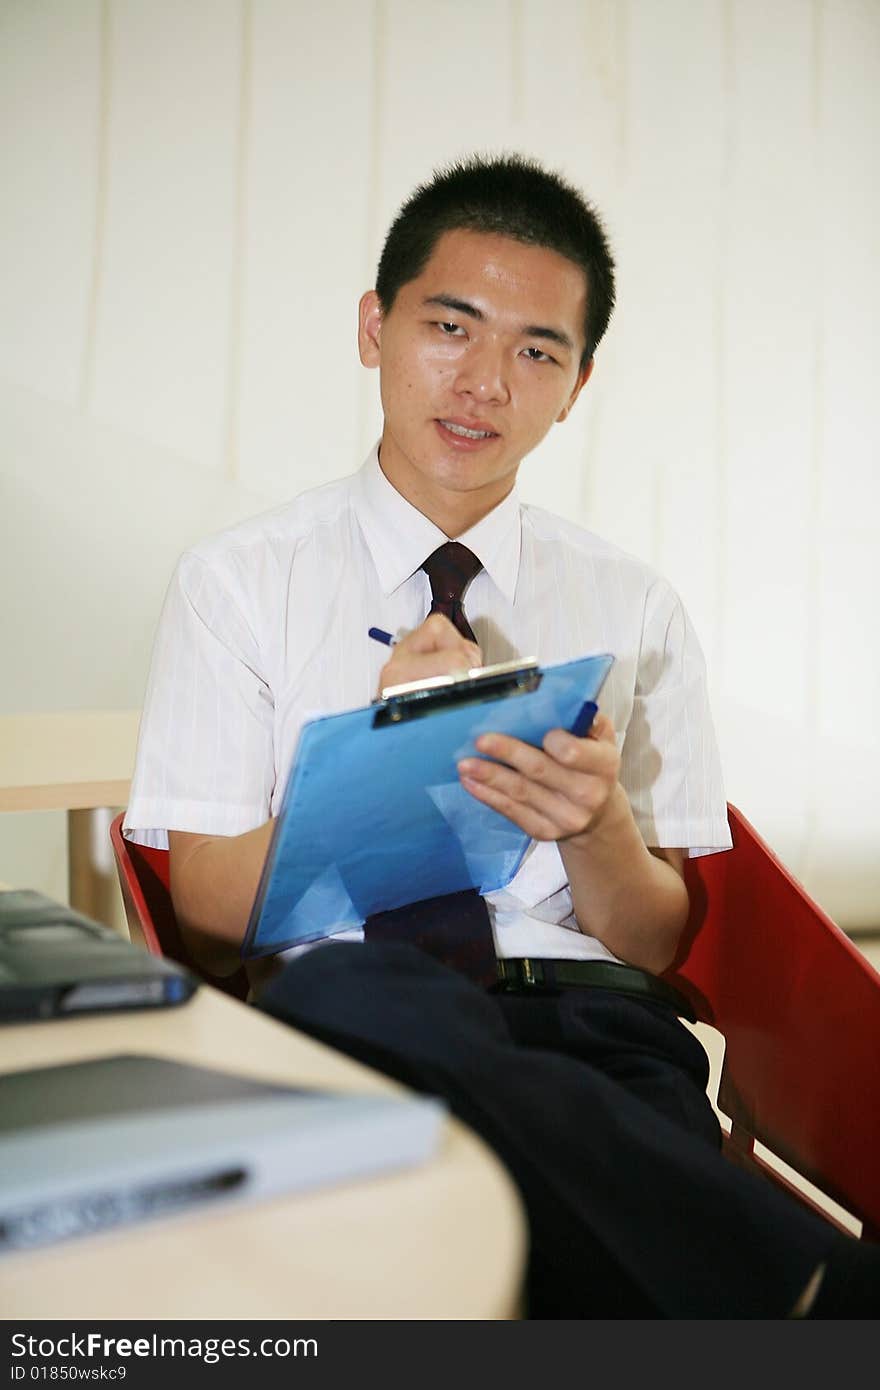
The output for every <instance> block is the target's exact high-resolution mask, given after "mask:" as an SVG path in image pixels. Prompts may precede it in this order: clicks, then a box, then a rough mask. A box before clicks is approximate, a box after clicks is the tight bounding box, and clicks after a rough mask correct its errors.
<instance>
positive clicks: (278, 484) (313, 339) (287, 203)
mask: <svg viewBox="0 0 880 1390" xmlns="http://www.w3.org/2000/svg"><path fill="white" fill-rule="evenodd" d="M372 45H373V28H372V6H370V5H368V4H361V5H352V4H351V3H349V2H348V0H329V2H328V3H325V4H322V5H321V6H320V7H318V8H317V9H313V8H312V7H311V6H303V5H300V4H295V5H292V4H290V3H289V0H260V3H258V4H257V5H256V6H255V8H254V26H253V51H252V65H251V102H252V112H251V117H250V122H249V130H250V140H249V151H248V181H247V185H246V197H247V219H246V239H245V246H246V252H245V264H244V280H243V284H244V309H243V321H242V379H241V403H240V435H239V439H240V455H241V475H242V477H243V478H244V479H245V480H246V481H247V482H248V483H249V484H250V485H251V486H256V487H261V488H264V489H267V490H270V491H271V492H273V493H274V494H276V495H278V496H279V497H283V496H289V495H292V494H294V493H296V492H298V491H300V490H301V489H302V488H304V487H309V486H312V485H315V484H317V483H321V482H326V481H327V480H328V478H333V477H339V476H341V475H342V474H344V473H348V472H352V471H353V470H354V469H355V468H356V467H358V465H359V464H360V462H361V439H360V433H359V425H360V421H359V400H360V389H361V383H360V375H361V373H362V372H363V368H362V367H361V366H360V363H359V361H358V357H357V346H356V327H357V303H358V299H359V297H360V295H361V294H362V293H363V291H364V290H365V289H368V288H369V286H370V285H371V284H372V279H373V267H372V264H371V256H370V254H369V249H368V245H367V243H368V233H369V227H368V223H369V208H370V206H371V202H370V177H371V147H372V96H373V67H372V63H373V47H372Z"/></svg>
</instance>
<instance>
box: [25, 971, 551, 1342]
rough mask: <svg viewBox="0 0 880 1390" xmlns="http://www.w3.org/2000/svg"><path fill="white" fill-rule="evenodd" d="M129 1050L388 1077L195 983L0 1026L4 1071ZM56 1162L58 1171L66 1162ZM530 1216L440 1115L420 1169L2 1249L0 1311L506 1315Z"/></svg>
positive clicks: (287, 1073) (497, 1169)
mask: <svg viewBox="0 0 880 1390" xmlns="http://www.w3.org/2000/svg"><path fill="white" fill-rule="evenodd" d="M122 1051H128V1052H130V1051H136V1052H141V1053H149V1054H153V1055H156V1056H162V1057H175V1058H179V1059H182V1060H185V1061H189V1062H196V1063H202V1064H204V1065H211V1066H216V1067H223V1068H226V1069H228V1070H230V1071H237V1072H241V1073H246V1074H247V1075H250V1076H255V1077H259V1078H262V1079H266V1080H275V1081H281V1082H288V1083H290V1082H293V1083H296V1084H301V1085H306V1086H309V1085H315V1086H325V1087H330V1088H333V1089H336V1090H350V1091H362V1092H366V1091H373V1092H377V1091H381V1090H385V1091H389V1090H392V1091H393V1090H399V1089H400V1088H399V1087H397V1086H396V1085H395V1084H394V1083H392V1082H391V1081H389V1080H387V1079H386V1078H384V1077H382V1076H380V1075H378V1074H377V1073H376V1072H373V1071H369V1070H367V1069H366V1068H364V1067H362V1066H360V1065H359V1064H357V1063H355V1062H352V1061H350V1060H349V1059H348V1058H346V1057H344V1056H342V1054H341V1053H337V1052H335V1051H333V1050H331V1049H330V1048H328V1047H325V1046H323V1045H322V1044H320V1043H317V1042H313V1041H312V1040H311V1039H309V1038H307V1037H305V1036H303V1035H302V1034H300V1033H297V1032H296V1031H295V1030H294V1029H292V1028H288V1027H286V1026H285V1025H283V1024H281V1023H278V1022H276V1021H275V1020H274V1019H270V1018H268V1017H266V1016H264V1015H263V1014H260V1013H258V1012H257V1011H256V1010H255V1009H253V1008H250V1007H249V1006H247V1005H245V1004H239V1003H237V1002H236V1001H235V1000H232V999H230V998H228V997H227V996H224V995H221V994H219V993H218V992H217V991H215V990H213V989H211V988H209V987H208V986H203V987H202V988H201V989H200V990H199V991H198V993H197V995H196V996H195V997H194V998H193V999H192V1000H191V1001H190V1002H189V1003H187V1004H185V1005H183V1006H182V1007H179V1008H174V1009H161V1010H143V1011H140V1012H137V1013H129V1014H122V1013H119V1014H106V1015H102V1016H94V1017H90V1018H78V1019H70V1020H63V1021H57V1022H51V1023H31V1024H21V1025H15V1026H7V1027H0V1068H2V1069H3V1070H4V1071H12V1070H19V1069H23V1068H27V1067H35V1066H43V1065H47V1064H50V1063H55V1062H62V1061H76V1060H80V1059H84V1058H88V1057H97V1056H101V1055H104V1054H107V1053H115V1052H122ZM63 1161H64V1158H63V1153H59V1162H60V1163H61V1162H63ZM524 1255H525V1223H524V1218H523V1212H522V1207H521V1203H520V1198H519V1195H518V1192H517V1190H516V1189H515V1187H514V1185H513V1183H512V1181H511V1179H510V1178H509V1176H508V1174H507V1172H506V1170H505V1169H504V1168H503V1167H502V1166H501V1164H500V1163H499V1162H498V1160H497V1159H496V1158H495V1156H494V1154H492V1153H491V1152H490V1150H489V1149H488V1148H486V1146H485V1145H484V1144H483V1143H482V1141H481V1140H479V1139H478V1138H477V1137H476V1136H475V1135H473V1134H472V1133H471V1132H470V1131H469V1130H467V1129H465V1128H464V1127H463V1126H462V1125H460V1124H459V1123H458V1122H457V1121H455V1120H452V1119H450V1120H449V1121H448V1122H447V1123H446V1126H445V1134H444V1138H443V1141H442V1145H441V1149H440V1152H439V1153H438V1155H437V1156H436V1157H435V1158H434V1159H432V1160H431V1161H430V1162H428V1163H427V1164H423V1165H420V1166H418V1167H412V1168H409V1169H404V1170H401V1171H400V1172H398V1173H393V1174H388V1175H385V1176H382V1177H379V1178H371V1179H369V1180H366V1181H359V1182H350V1183H347V1184H345V1185H342V1186H338V1187H333V1188H324V1189H321V1190H319V1191H313V1192H309V1193H305V1194H298V1195H295V1196H290V1197H284V1198H273V1199H271V1200H265V1201H262V1202H254V1203H252V1204H250V1205H247V1206H242V1207H238V1208H230V1209H228V1210H226V1211H222V1210H219V1209H216V1208H215V1209H214V1210H213V1211H211V1212H210V1213H206V1212H203V1211H200V1212H199V1213H198V1214H195V1215H189V1214H187V1215H182V1216H175V1217H173V1218H167V1219H164V1220H159V1221H156V1222H153V1223H148V1224H144V1225H142V1226H137V1227H135V1226H132V1227H129V1228H127V1229H122V1228H120V1229H119V1230H117V1231H115V1232H112V1233H104V1234H102V1235H99V1236H90V1237H84V1238H81V1239H77V1240H71V1241H69V1242H67V1243H66V1244H64V1243H62V1244H59V1245H56V1246H54V1247H51V1248H46V1249H43V1250H33V1251H21V1252H16V1253H14V1254H11V1255H6V1256H4V1257H0V1309H2V1316H3V1317H4V1318H6V1319H10V1318H16V1319H51V1318H61V1319H72V1320H98V1319H100V1320H101V1321H102V1323H103V1322H106V1321H107V1320H109V1319H114V1318H117V1319H129V1318H141V1319H147V1320H149V1321H153V1320H160V1319H166V1318H193V1319H202V1318H211V1319H227V1320H228V1319H239V1318H240V1319H256V1318H268V1319H275V1318H284V1319H309V1318H345V1319H353V1318H370V1319H396V1318H406V1319H412V1318H419V1319H434V1318H480V1319H483V1318H493V1319H494V1318H510V1317H516V1316H517V1314H518V1311H519V1300H520V1287H521V1280H522V1272H523V1267H524Z"/></svg>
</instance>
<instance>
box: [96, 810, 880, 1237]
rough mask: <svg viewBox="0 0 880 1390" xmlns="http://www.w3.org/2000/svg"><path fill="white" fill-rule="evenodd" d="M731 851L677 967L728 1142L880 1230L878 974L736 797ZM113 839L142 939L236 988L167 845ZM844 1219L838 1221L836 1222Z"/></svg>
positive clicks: (694, 886)
mask: <svg viewBox="0 0 880 1390" xmlns="http://www.w3.org/2000/svg"><path fill="white" fill-rule="evenodd" d="M728 817H729V821H730V828H731V833H732V836H733V846H734V847H733V849H732V850H729V851H728V852H726V853H723V854H712V855H706V856H704V857H701V858H698V859H689V860H687V861H686V868H685V874H686V878H687V882H688V888H689V890H690V895H691V913H690V918H689V920H688V925H687V928H686V930H685V933H684V936H683V938H682V944H681V949H680V951H679V954H678V957H677V959H676V961H675V963H674V965H673V966H672V967H671V968H670V970H669V971H667V972H666V974H667V978H668V979H669V980H670V981H671V982H672V983H673V984H675V985H676V986H677V987H678V988H679V989H680V990H682V992H683V993H685V994H686V995H687V996H688V998H689V999H690V1001H691V1002H692V1004H693V1006H694V1010H695V1012H696V1014H697V1017H698V1019H699V1020H700V1021H701V1022H703V1023H708V1024H711V1025H712V1026H713V1027H714V1028H717V1029H718V1031H719V1032H720V1033H722V1034H723V1036H724V1039H725V1053H724V1063H723V1067H722V1073H721V1082H720V1087H719V1093H718V1104H719V1107H720V1109H721V1110H722V1111H723V1113H724V1114H725V1115H727V1116H729V1118H730V1120H731V1121H732V1129H731V1132H730V1136H729V1137H728V1139H727V1140H726V1143H725V1149H726V1152H727V1154H728V1157H729V1158H731V1159H732V1160H733V1161H734V1162H737V1163H740V1164H742V1165H744V1166H746V1167H749V1168H751V1169H753V1170H754V1171H756V1172H759V1173H761V1174H762V1175H764V1176H765V1177H767V1178H769V1179H770V1180H771V1181H773V1182H776V1183H778V1184H779V1185H780V1186H782V1187H783V1188H785V1189H786V1190H787V1191H789V1192H790V1193H791V1194H792V1195H793V1196H794V1197H795V1198H797V1199H798V1200H800V1201H802V1202H804V1204H805V1205H807V1206H809V1207H811V1208H813V1209H814V1210H818V1211H820V1213H821V1214H822V1215H823V1216H825V1217H826V1218H827V1219H830V1220H833V1219H834V1218H833V1217H830V1216H829V1214H828V1212H827V1211H825V1210H824V1209H823V1208H822V1207H821V1206H816V1205H815V1204H814V1203H813V1202H812V1201H811V1200H810V1198H809V1197H807V1196H806V1195H805V1194H804V1193H803V1192H802V1191H801V1190H800V1189H799V1188H797V1187H795V1186H793V1185H792V1184H791V1183H789V1182H788V1181H787V1179H785V1178H784V1177H782V1176H781V1175H780V1174H778V1173H777V1172H776V1171H775V1170H774V1169H773V1168H772V1167H771V1166H770V1165H769V1164H767V1162H766V1161H765V1160H764V1159H763V1158H762V1157H761V1156H760V1155H759V1154H757V1153H756V1152H755V1147H754V1146H755V1142H756V1141H758V1142H760V1143H762V1144H764V1145H765V1146H766V1147H767V1148H768V1149H770V1150H772V1152H773V1153H774V1154H776V1155H777V1156H778V1157H779V1158H781V1159H783V1160H784V1162H786V1163H787V1164H789V1165H790V1167H792V1168H794V1169H795V1170H796V1171H797V1173H799V1174H800V1175H801V1177H803V1178H806V1179H807V1180H808V1181H809V1182H811V1183H813V1184H814V1185H815V1186H816V1187H818V1188H819V1189H821V1191H822V1192H824V1193H826V1194H827V1196H829V1197H831V1198H833V1200H834V1201H836V1202H838V1203H839V1204H840V1205H841V1206H842V1207H844V1208H845V1209H846V1210H847V1211H848V1212H850V1213H851V1214H852V1215H853V1216H855V1217H856V1218H857V1219H858V1220H860V1221H861V1222H862V1236H863V1239H870V1240H878V1239H880V1096H878V1086H877V1081H876V1079H875V1078H876V1075H877V1069H876V1052H877V1045H878V1041H880V975H878V974H877V972H876V971H875V970H874V969H873V968H872V966H871V965H869V963H868V962H867V961H866V960H865V958H864V957H863V956H862V954H861V953H860V952H859V951H858V950H857V948H856V947H855V946H854V945H853V944H852V942H851V941H850V940H849V939H848V938H847V937H846V936H845V935H844V933H843V932H842V931H841V930H840V928H839V927H837V926H835V924H834V922H832V921H831V919H830V917H828V916H827V915H826V914H825V913H824V912H823V911H822V909H821V908H820V907H818V906H817V904H816V903H814V902H813V901H812V899H811V898H809V897H808V896H807V894H806V893H805V892H804V890H803V889H802V888H801V887H800V885H799V884H798V883H797V882H796V881H795V879H794V878H793V877H792V876H791V874H790V873H789V872H788V870H787V869H786V868H785V866H784V865H783V864H782V863H781V862H780V860H779V859H778V858H777V857H776V855H775V854H774V853H773V851H772V850H771V849H770V848H769V847H768V846H767V845H766V844H765V843H764V841H763V840H762V839H761V838H760V836H759V835H758V834H757V833H756V832H755V830H754V829H753V828H752V826H750V825H749V823H748V821H747V820H746V819H745V818H744V817H743V816H742V815H741V814H740V813H739V811H738V810H737V809H736V807H735V806H728ZM122 820H123V817H122V815H119V816H117V817H116V819H115V820H114V821H113V824H112V826H111V828H110V836H111V840H112V842H113V848H114V852H115V854H116V864H117V868H118V871H119V879H120V883H121V886H122V895H123V899H124V902H125V910H126V915H127V917H128V923H129V928H130V930H131V933H132V939H133V940H140V941H142V942H143V944H144V945H145V947H146V949H147V950H148V951H151V952H153V954H154V955H167V956H170V957H171V958H172V959H174V960H177V961H180V962H181V963H182V964H184V965H186V966H188V967H189V968H190V969H191V970H194V972H195V973H196V974H200V975H201V976H202V977H203V978H206V979H208V980H209V983H211V984H214V985H216V986H217V988H219V989H222V990H224V991H225V992H226V993H229V994H233V995H234V996H235V997H236V998H239V999H243V998H245V996H246V994H247V977H246V975H245V973H244V970H240V971H237V972H236V974H235V975H233V976H230V977H228V978H224V979H216V978H214V977H211V976H206V975H205V972H204V971H203V970H201V969H199V968H198V967H196V966H194V964H193V961H192V959H191V957H190V956H189V953H188V952H187V950H186V947H185V946H184V944H183V941H182V939H181V935H180V929H179V927H178V925H177V921H176V918H175V916H174V909H173V907H172V904H171V897H170V894H169V891H168V853H167V851H166V850H156V849H147V848H145V847H144V846H143V845H135V844H132V843H131V842H130V841H128V840H125V839H123V836H122ZM838 1224H839V1223H838Z"/></svg>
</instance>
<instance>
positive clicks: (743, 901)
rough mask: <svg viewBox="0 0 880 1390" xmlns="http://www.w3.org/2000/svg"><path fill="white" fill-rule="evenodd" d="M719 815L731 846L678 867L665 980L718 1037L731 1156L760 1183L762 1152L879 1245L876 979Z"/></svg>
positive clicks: (879, 990)
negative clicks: (673, 949)
mask: <svg viewBox="0 0 880 1390" xmlns="http://www.w3.org/2000/svg"><path fill="white" fill-rule="evenodd" d="M728 817H729V821H730V828H731V833H732V836H733V845H734V847H733V849H732V850H730V851H728V852H727V853H722V854H713V855H707V856H704V857H698V858H696V859H689V860H688V861H687V864H686V878H687V882H688V888H689V890H690V896H691V914H690V919H689V922H688V926H687V929H686V931H685V935H684V938H683V940H682V946H681V950H680V952H679V956H678V958H677V960H676V962H675V964H674V966H673V967H672V969H671V970H670V971H668V972H667V977H668V978H669V979H670V980H671V981H672V983H674V984H675V985H677V986H678V987H679V988H680V989H681V990H683V992H684V993H685V994H687V995H688V997H689V998H690V1000H691V1001H692V1003H693V1005H694V1008H695V1010H696V1012H697V1016H698V1018H700V1019H701V1020H702V1021H703V1022H705V1023H709V1024H712V1025H713V1026H714V1027H715V1028H717V1029H718V1030H719V1032H720V1033H722V1034H723V1035H724V1039H725V1055H724V1063H723V1070H722V1078H721V1084H720V1089H719V1096H718V1104H719V1107H720V1109H721V1110H722V1111H723V1112H724V1114H726V1115H728V1116H729V1117H730V1119H731V1121H732V1123H733V1129H732V1132H731V1136H730V1146H729V1151H730V1150H732V1153H731V1156H732V1157H734V1158H735V1159H736V1160H737V1161H739V1162H742V1163H743V1164H744V1165H745V1166H747V1167H753V1168H754V1167H756V1168H759V1169H761V1170H762V1171H765V1172H766V1171H767V1170H766V1166H765V1165H764V1163H763V1162H762V1160H761V1159H760V1158H759V1157H757V1156H756V1155H755V1153H754V1147H753V1146H754V1141H755V1140H758V1141H760V1143H762V1144H764V1145H766V1147H767V1148H768V1149H770V1150H772V1152H773V1153H774V1154H776V1155H777V1156H778V1157H779V1158H781V1159H783V1160H784V1162H786V1163H787V1164H789V1165H790V1166H791V1167H792V1168H794V1169H796V1170H797V1172H798V1173H800V1174H801V1175H802V1176H803V1177H805V1178H806V1179H807V1180H808V1181H809V1182H811V1183H813V1184H814V1185H815V1186H816V1187H818V1188H820V1189H821V1190H822V1191H823V1192H825V1193H827V1195H828V1196H829V1197H832V1198H833V1199H834V1200H835V1201H836V1202H838V1203H840V1205H841V1206H843V1207H844V1208H846V1210H848V1211H849V1212H851V1213H852V1215H854V1216H856V1217H857V1218H859V1219H860V1220H861V1221H862V1223H863V1237H865V1238H868V1239H874V1240H877V1239H880V1094H878V1091H880V1087H878V1082H877V1075H878V1069H877V1050H878V1043H880V975H878V973H877V971H876V970H874V968H873V967H872V966H871V965H870V964H869V962H868V961H867V960H866V959H865V957H864V956H863V955H862V954H861V952H860V951H859V950H858V949H857V948H856V947H855V946H854V945H853V943H852V942H851V941H850V940H849V938H848V937H847V936H846V935H845V934H844V933H843V932H842V931H841V930H840V928H839V927H838V926H836V925H835V923H834V922H833V921H832V920H831V918H830V917H828V916H827V914H826V913H825V912H823V911H822V909H821V908H820V907H819V906H818V904H817V903H815V902H813V900H812V899H811V898H810V897H809V896H808V895H807V894H806V893H805V892H804V890H803V888H802V887H801V886H800V885H799V884H798V883H797V882H796V880H795V879H794V878H793V877H792V875H791V874H790V873H789V871H788V870H787V869H786V868H785V866H784V865H783V864H782V863H781V861H780V860H779V859H778V858H777V857H776V855H775V854H774V853H773V851H772V850H771V849H770V848H769V846H768V845H766V844H765V843H764V841H763V840H762V839H761V837H760V836H759V835H758V833H757V832H756V831H755V829H754V828H753V827H752V826H751V825H750V824H749V822H748V821H747V820H746V819H745V817H744V816H743V815H742V814H741V813H740V812H739V811H738V810H737V809H736V807H735V806H728ZM767 1175H768V1176H772V1177H773V1178H774V1180H776V1181H779V1179H778V1178H776V1175H775V1173H773V1172H770V1173H768V1174H767ZM781 1185H782V1186H787V1184H786V1183H785V1181H784V1180H783V1181H782V1182H781Z"/></svg>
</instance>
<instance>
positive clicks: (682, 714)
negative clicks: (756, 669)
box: [620, 579, 731, 856]
mask: <svg viewBox="0 0 880 1390" xmlns="http://www.w3.org/2000/svg"><path fill="white" fill-rule="evenodd" d="M620 780H621V782H622V784H623V787H624V789H625V791H626V793H627V795H628V797H629V800H630V805H631V806H632V810H633V816H634V817H635V821H636V824H637V825H638V827H639V830H640V831H641V833H642V836H643V837H644V840H645V843H646V844H647V845H648V846H649V847H657V848H667V849H671V848H680V849H684V850H685V851H686V852H687V854H688V855H690V856H697V855H700V854H711V853H713V852H714V851H715V850H721V849H729V848H730V846H731V838H730V828H729V826H728V823H727V802H726V800H725V795H724V786H723V781H722V775H721V759H720V756H719V752H718V743H717V740H716V737H715V729H714V725H713V722H712V715H711V711H710V708H709V698H708V691H707V685H706V666H705V661H704V659H703V653H702V650H701V648H700V644H699V642H698V640H697V637H696V634H695V632H694V630H693V628H692V626H691V623H690V620H689V618H688V615H687V613H686V612H685V609H684V607H683V605H682V603H681V600H680V599H679V598H678V596H677V595H676V594H675V593H674V591H673V590H672V589H671V588H670V587H669V585H668V584H666V583H665V581H662V580H659V579H658V580H656V581H655V582H654V583H653V584H652V585H651V587H650V589H649V591H648V595H647V601H646V608H645V621H644V627H643V632H642V647H641V651H640V654H639V661H638V668H637V675H636V685H635V695H634V699H633V708H632V715H631V718H630V721H629V724H628V726H627V730H626V735H625V737H624V742H623V751H622V763H621V773H620Z"/></svg>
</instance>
